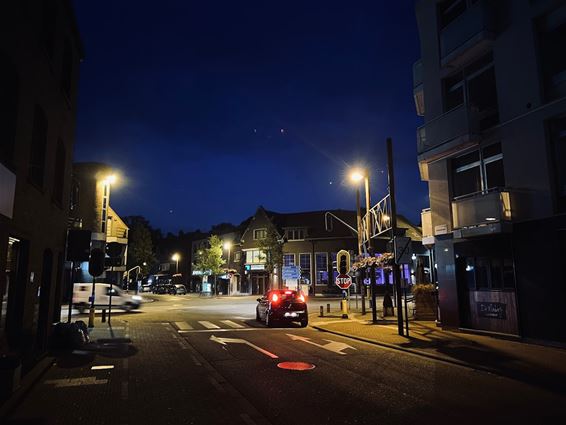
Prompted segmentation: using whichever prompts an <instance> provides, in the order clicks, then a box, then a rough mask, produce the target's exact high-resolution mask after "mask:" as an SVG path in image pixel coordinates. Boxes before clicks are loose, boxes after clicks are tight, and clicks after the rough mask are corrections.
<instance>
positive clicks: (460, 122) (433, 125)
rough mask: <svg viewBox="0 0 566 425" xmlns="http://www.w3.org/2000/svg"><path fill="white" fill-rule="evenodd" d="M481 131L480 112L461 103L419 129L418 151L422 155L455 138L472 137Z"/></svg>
mask: <svg viewBox="0 0 566 425" xmlns="http://www.w3.org/2000/svg"><path fill="white" fill-rule="evenodd" d="M479 132H480V116H479V114H478V113H476V112H472V111H471V110H470V108H468V107H467V106H466V105H461V106H458V107H457V108H454V109H452V110H451V111H448V112H446V113H444V114H442V115H440V116H438V117H436V118H435V119H433V120H430V121H429V122H427V123H426V124H425V125H423V126H421V127H419V128H418V129H417V151H418V154H419V155H420V154H422V153H424V152H426V151H429V150H431V149H432V148H434V147H436V146H440V145H442V144H444V143H446V142H449V141H451V140H454V139H458V138H468V139H470V138H472V136H473V135H476V134H479Z"/></svg>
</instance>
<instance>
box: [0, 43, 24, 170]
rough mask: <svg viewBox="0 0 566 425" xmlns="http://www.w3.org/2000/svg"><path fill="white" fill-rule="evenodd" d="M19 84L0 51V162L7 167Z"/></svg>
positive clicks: (10, 164) (11, 161)
mask: <svg viewBox="0 0 566 425" xmlns="http://www.w3.org/2000/svg"><path fill="white" fill-rule="evenodd" d="M19 86H20V82H19V78H18V74H17V72H16V70H15V68H14V67H13V66H12V64H11V63H10V61H9V60H8V59H7V58H6V57H5V56H4V55H3V54H2V52H0V139H1V140H2V142H1V143H0V162H2V163H3V164H4V165H7V166H8V167H13V166H14V149H15V147H16V127H17V121H18V101H19Z"/></svg>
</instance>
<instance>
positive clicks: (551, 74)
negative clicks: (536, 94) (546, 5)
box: [536, 6, 566, 101]
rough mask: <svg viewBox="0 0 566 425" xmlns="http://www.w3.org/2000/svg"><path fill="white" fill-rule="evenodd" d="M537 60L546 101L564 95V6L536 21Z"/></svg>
mask: <svg viewBox="0 0 566 425" xmlns="http://www.w3.org/2000/svg"><path fill="white" fill-rule="evenodd" d="M536 28H537V32H538V39H539V61H540V68H541V72H542V80H543V86H544V92H545V97H546V100H547V101H550V100H554V99H558V98H561V97H563V96H566V55H564V54H563V52H564V46H566V6H561V7H559V8H557V9H556V10H554V11H552V12H551V13H549V14H547V15H545V16H543V17H542V18H539V19H538V20H537V22H536Z"/></svg>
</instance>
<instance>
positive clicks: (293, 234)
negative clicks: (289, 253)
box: [286, 229, 306, 241]
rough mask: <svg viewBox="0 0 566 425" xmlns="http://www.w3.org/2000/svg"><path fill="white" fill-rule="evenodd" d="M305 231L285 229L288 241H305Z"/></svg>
mask: <svg viewBox="0 0 566 425" xmlns="http://www.w3.org/2000/svg"><path fill="white" fill-rule="evenodd" d="M305 233H306V232H305V229H287V231H286V234H287V240H288V241H302V240H304V239H305Z"/></svg>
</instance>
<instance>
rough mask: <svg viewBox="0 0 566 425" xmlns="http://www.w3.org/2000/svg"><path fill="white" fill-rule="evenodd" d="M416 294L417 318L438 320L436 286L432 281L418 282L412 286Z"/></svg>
mask: <svg viewBox="0 0 566 425" xmlns="http://www.w3.org/2000/svg"><path fill="white" fill-rule="evenodd" d="M411 292H412V293H413V295H414V296H415V319H416V320H436V307H437V306H436V288H435V286H434V285H433V284H432V283H417V284H415V285H413V287H412V288H411Z"/></svg>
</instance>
